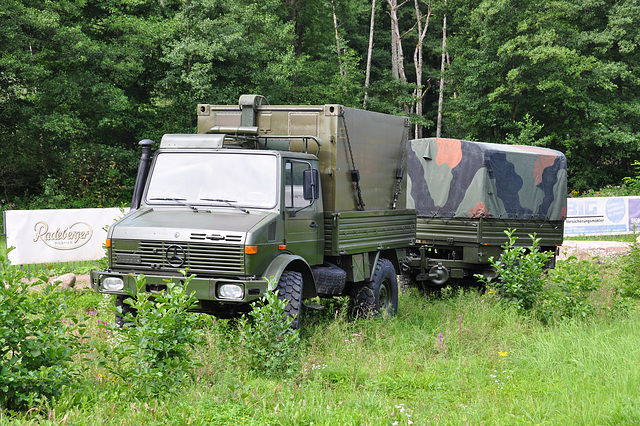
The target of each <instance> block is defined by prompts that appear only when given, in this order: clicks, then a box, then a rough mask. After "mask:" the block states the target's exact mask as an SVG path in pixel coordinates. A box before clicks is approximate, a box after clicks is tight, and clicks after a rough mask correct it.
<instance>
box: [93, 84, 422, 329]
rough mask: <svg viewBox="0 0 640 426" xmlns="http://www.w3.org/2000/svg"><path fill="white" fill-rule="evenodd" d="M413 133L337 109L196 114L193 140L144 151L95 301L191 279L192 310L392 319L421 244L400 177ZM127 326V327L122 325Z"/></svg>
mask: <svg viewBox="0 0 640 426" xmlns="http://www.w3.org/2000/svg"><path fill="white" fill-rule="evenodd" d="M408 130H409V120H408V119H407V118H405V117H398V116H391V115H386V114H380V113H376V112H370V111H362V110H357V109H353V108H347V107H344V106H341V105H320V106H301V105H299V106H277V105H276V106H273V105H268V104H267V103H266V100H265V99H264V98H263V97H262V96H258V95H244V96H242V97H241V98H240V101H239V104H238V105H208V104H202V105H198V132H199V133H197V134H167V135H164V136H163V138H162V141H161V142H160V147H159V149H158V150H157V151H156V152H155V155H154V157H153V161H152V162H150V157H151V155H150V150H151V145H152V144H153V142H151V141H148V140H145V141H141V142H140V144H141V145H142V146H143V155H142V158H141V162H140V163H141V164H140V167H139V170H138V177H137V181H136V185H135V188H134V195H133V199H132V206H131V211H130V213H128V214H127V215H126V216H125V217H124V218H123V219H121V220H119V221H118V222H116V223H114V224H113V225H112V226H111V227H110V228H109V231H108V235H107V244H106V245H107V256H108V261H109V267H108V268H107V269H106V270H105V271H93V272H92V273H91V284H92V287H93V288H95V289H96V290H97V291H99V292H102V293H111V294H116V295H117V302H116V303H117V305H119V306H121V307H123V308H124V309H125V310H126V308H127V305H126V304H123V300H124V298H125V297H127V291H130V292H133V293H135V291H136V285H135V277H136V276H137V275H140V274H144V275H145V276H146V290H147V291H150V292H159V291H163V290H164V289H165V288H166V284H167V283H166V281H165V280H167V279H169V278H171V277H175V278H176V279H179V278H180V277H181V275H180V272H179V271H180V270H185V269H186V270H187V271H188V272H187V273H188V274H189V275H191V274H195V275H196V277H195V278H194V279H193V280H191V282H190V284H189V285H190V287H189V290H191V291H195V295H196V297H197V298H198V300H199V306H198V309H199V310H201V311H203V312H208V313H211V314H214V315H216V316H219V317H233V316H236V315H239V314H241V313H242V312H246V311H248V310H249V309H250V307H251V302H253V301H255V300H256V299H258V298H260V297H262V296H263V295H264V293H265V291H267V289H270V290H276V289H277V290H278V293H279V297H280V298H282V299H286V300H288V302H289V303H288V305H287V310H288V314H289V315H291V316H294V317H295V320H294V323H293V326H294V327H297V326H299V318H300V315H299V314H300V311H301V308H302V306H303V299H307V298H313V297H315V296H321V297H331V296H337V295H350V296H351V297H352V298H353V300H354V301H355V302H356V307H357V308H358V309H359V310H360V311H362V312H363V313H364V312H370V313H373V314H377V313H379V312H383V311H385V312H388V313H389V314H391V315H393V314H395V312H396V310H397V306H398V285H397V280H396V277H397V273H398V271H400V270H401V267H400V265H401V262H403V260H404V255H405V253H406V248H407V247H409V246H410V245H411V244H412V243H413V241H414V239H415V227H416V215H415V211H413V210H407V209H405V208H404V206H406V186H407V182H406V179H405V173H404V167H405V161H406V155H407V137H408ZM120 321H121V318H120Z"/></svg>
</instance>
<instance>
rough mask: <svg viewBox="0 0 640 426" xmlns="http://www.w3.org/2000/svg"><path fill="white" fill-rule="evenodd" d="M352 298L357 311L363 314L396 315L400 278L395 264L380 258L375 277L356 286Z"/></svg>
mask: <svg viewBox="0 0 640 426" xmlns="http://www.w3.org/2000/svg"><path fill="white" fill-rule="evenodd" d="M352 299H353V301H354V303H355V306H356V313H357V314H358V315H361V316H377V315H379V314H380V313H385V312H386V313H387V314H388V315H389V316H394V315H395V314H396V313H397V312H398V280H397V275H396V270H395V268H394V267H393V264H391V262H390V261H389V260H387V259H380V260H378V263H377V264H376V269H375V271H374V273H373V277H371V279H370V280H367V281H365V282H364V283H362V284H360V285H358V286H356V287H354V291H353V292H352Z"/></svg>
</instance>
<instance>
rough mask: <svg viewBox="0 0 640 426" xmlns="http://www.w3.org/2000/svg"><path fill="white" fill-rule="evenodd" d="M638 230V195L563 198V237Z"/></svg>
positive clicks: (612, 233) (639, 199)
mask: <svg viewBox="0 0 640 426" xmlns="http://www.w3.org/2000/svg"><path fill="white" fill-rule="evenodd" d="M634 225H635V226H636V228H638V230H639V231H640V197H590V198H569V199H567V220H566V221H565V224H564V235H565V236H566V237H571V236H578V235H621V234H631V233H632V232H633V227H634Z"/></svg>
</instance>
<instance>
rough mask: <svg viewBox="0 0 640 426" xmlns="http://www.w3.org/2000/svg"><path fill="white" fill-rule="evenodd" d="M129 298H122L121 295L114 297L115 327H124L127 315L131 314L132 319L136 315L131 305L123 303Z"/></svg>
mask: <svg viewBox="0 0 640 426" xmlns="http://www.w3.org/2000/svg"><path fill="white" fill-rule="evenodd" d="M129 298H130V297H129V296H123V295H117V296H116V326H117V327H120V328H122V327H124V325H125V318H126V316H127V313H131V315H133V316H134V317H135V316H136V314H137V313H138V312H137V311H136V310H135V309H133V308H132V307H131V305H129V304H128V303H124V301H125V299H129ZM118 308H120V309H118ZM128 324H129V323H128Z"/></svg>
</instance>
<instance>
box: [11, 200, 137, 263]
mask: <svg viewBox="0 0 640 426" xmlns="http://www.w3.org/2000/svg"><path fill="white" fill-rule="evenodd" d="M124 214H125V213H123V212H122V211H121V210H120V209H119V208H109V209H69V210H54V209H52V210H7V211H5V212H4V224H5V231H6V234H7V247H12V246H13V247H15V249H14V250H12V251H11V253H9V260H10V261H11V263H12V264H14V265H24V264H31V263H55V262H75V261H83V260H97V259H100V258H102V257H103V256H104V254H105V251H104V249H103V248H102V245H103V244H104V241H105V239H106V237H107V232H106V230H105V229H106V227H108V226H109V225H111V224H112V223H113V222H114V221H115V220H116V219H118V218H120V217H122V216H124Z"/></svg>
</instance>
